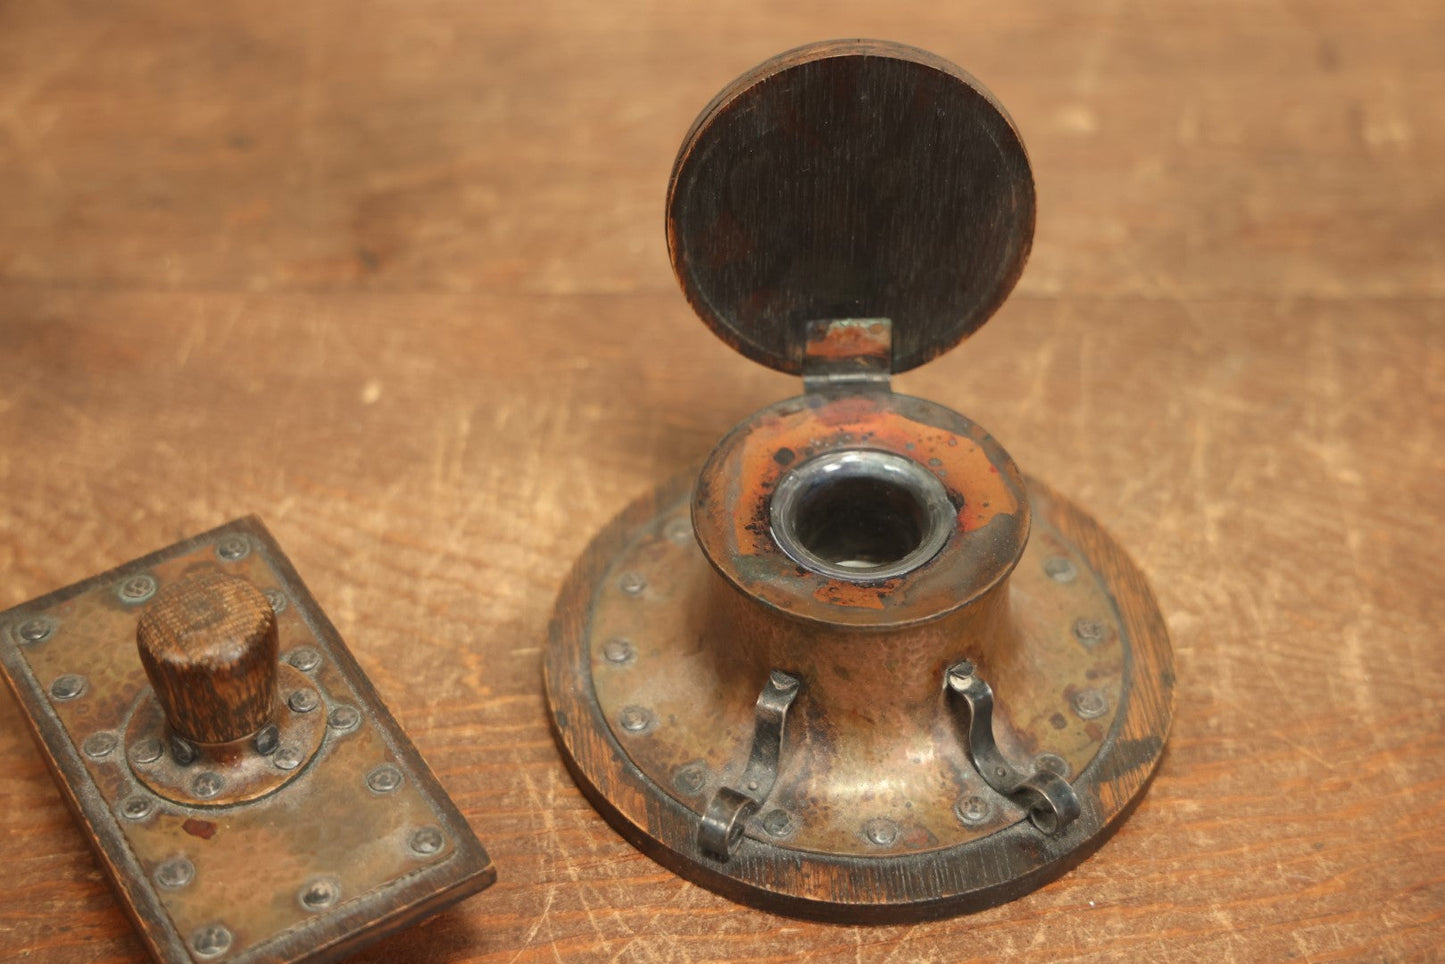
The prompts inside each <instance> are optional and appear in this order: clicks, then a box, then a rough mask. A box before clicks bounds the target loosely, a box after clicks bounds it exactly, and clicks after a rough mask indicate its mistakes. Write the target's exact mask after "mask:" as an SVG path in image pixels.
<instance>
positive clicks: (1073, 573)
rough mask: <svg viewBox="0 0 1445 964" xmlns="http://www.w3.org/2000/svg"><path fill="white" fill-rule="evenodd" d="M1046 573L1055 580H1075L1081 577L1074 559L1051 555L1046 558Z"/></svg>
mask: <svg viewBox="0 0 1445 964" xmlns="http://www.w3.org/2000/svg"><path fill="white" fill-rule="evenodd" d="M1044 574H1045V575H1047V576H1048V577H1049V578H1050V579H1052V580H1054V581H1055V582H1073V581H1074V580H1075V579H1077V578H1079V569H1078V567H1077V566H1075V565H1074V563H1073V561H1072V560H1069V559H1065V558H1064V557H1063V556H1050V557H1049V558H1047V559H1045V560H1044Z"/></svg>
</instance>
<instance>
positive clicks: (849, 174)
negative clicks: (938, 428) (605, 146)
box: [667, 40, 1034, 373]
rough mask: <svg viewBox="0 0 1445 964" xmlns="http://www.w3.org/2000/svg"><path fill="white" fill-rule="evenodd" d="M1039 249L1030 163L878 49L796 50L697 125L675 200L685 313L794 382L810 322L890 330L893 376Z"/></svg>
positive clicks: (952, 73) (889, 49)
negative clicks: (875, 322)
mask: <svg viewBox="0 0 1445 964" xmlns="http://www.w3.org/2000/svg"><path fill="white" fill-rule="evenodd" d="M1033 231H1034V185H1033V176H1032V174H1031V173H1030V170H1029V162H1028V155H1027V154H1026V153H1025V152H1024V146H1023V142H1022V140H1020V138H1019V134H1018V131H1017V130H1015V129H1014V126H1013V123H1012V121H1010V119H1009V117H1008V115H1007V114H1006V113H1005V112H1004V110H1003V108H1002V107H1001V106H1000V105H999V104H998V103H997V102H996V101H995V100H994V99H993V97H992V95H990V94H989V93H988V91H987V90H985V89H984V87H983V85H982V84H980V83H979V82H978V81H977V80H975V79H974V78H972V77H970V76H969V75H968V74H966V73H965V72H963V71H962V70H960V69H959V68H958V67H955V66H954V65H953V64H950V63H948V62H947V61H946V60H943V59H941V58H939V57H936V56H934V55H933V54H930V53H927V52H926V51H923V50H918V49H917V48H914V47H907V46H903V45H901V44H894V43H887V42H883V41H873V40H857V41H829V42H825V43H817V44H810V45H808V46H805V47H799V48H797V49H795V50H791V51H789V52H787V53H784V54H781V55H779V56H777V57H774V58H773V59H772V60H769V61H767V62H765V63H762V64H760V65H758V66H757V67H755V68H753V69H752V70H751V71H749V72H748V73H746V74H744V75H743V76H742V77H739V78H738V79H737V80H735V81H734V82H733V83H732V84H730V85H729V86H728V87H727V88H726V89H725V90H723V91H722V93H720V94H719V95H718V96H717V97H716V98H714V99H713V102H712V103H711V104H709V105H708V106H707V107H706V108H705V109H704V110H703V112H702V114H701V115H699V117H698V119H697V120H696V121H695V122H694V123H693V126H692V130H691V131H690V132H689V133H688V135H687V137H686V139H685V140H684V141H683V145H682V149H681V150H680V151H679V152H678V156H677V161H676V162H675V163H674V165H673V170H672V178H671V181H670V183H669V185H668V195H667V241H668V249H669V251H670V253H671V256H672V264H673V268H674V270H675V271H676V272H677V277H678V280H679V282H680V283H681V284H682V288H683V291H684V292H686V294H687V297H688V300H689V301H690V302H692V305H693V308H694V309H695V310H696V311H697V312H698V314H699V315H701V316H702V319H703V320H704V321H705V322H707V324H708V326H709V327H710V328H712V330H713V331H714V332H716V333H717V335H718V336H719V337H720V338H722V339H723V340H724V341H726V342H727V343H728V344H730V345H732V346H733V347H734V348H736V349H737V350H738V351H740V352H742V353H743V354H744V355H746V356H747V357H749V358H752V359H754V360H755V361H759V362H761V363H763V364H764V365H767V366H769V367H771V368H776V369H779V370H781V371H785V372H794V373H796V372H800V371H801V370H802V362H803V349H804V346H805V344H806V341H807V325H808V323H809V322H810V321H817V320H830V319H838V318H890V319H892V321H893V366H892V370H893V371H896V372H897V371H905V370H907V369H909V368H914V367H916V366H918V365H921V364H923V363H924V362H926V361H928V360H929V359H931V358H933V357H935V356H937V355H939V354H941V353H943V352H944V351H947V350H948V349H949V348H952V347H953V346H954V345H956V344H958V343H959V342H960V341H962V340H963V339H964V338H966V337H968V335H970V334H972V333H973V332H974V331H976V330H977V329H978V328H979V326H980V325H982V324H983V323H984V322H985V321H987V320H988V318H989V316H990V315H992V314H993V312H994V311H995V310H996V309H997V308H998V306H999V305H1000V304H1001V303H1002V302H1003V300H1004V298H1005V297H1007V296H1008V293H1009V292H1010V291H1011V290H1012V289H1013V286H1014V283H1015V282H1016V281H1017V280H1018V277H1019V274H1020V272H1022V270H1023V266H1024V262H1025V261H1026V260H1027V259H1028V253H1029V246H1030V244H1031V243H1032V240H1033Z"/></svg>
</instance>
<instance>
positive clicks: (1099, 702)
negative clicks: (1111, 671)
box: [1074, 690, 1109, 720]
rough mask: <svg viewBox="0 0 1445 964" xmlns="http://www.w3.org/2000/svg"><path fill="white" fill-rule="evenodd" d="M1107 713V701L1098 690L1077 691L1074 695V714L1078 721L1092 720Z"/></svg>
mask: <svg viewBox="0 0 1445 964" xmlns="http://www.w3.org/2000/svg"><path fill="white" fill-rule="evenodd" d="M1108 711H1109V701H1108V700H1107V699H1105V698H1104V694H1103V693H1100V692H1099V691H1098V690H1079V692H1077V693H1075V694H1074V712H1075V713H1077V714H1078V715H1079V717H1080V719H1085V720H1092V719H1095V718H1096V717H1100V716H1103V715H1104V714H1105V713H1107V712H1108Z"/></svg>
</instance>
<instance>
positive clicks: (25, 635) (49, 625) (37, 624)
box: [15, 616, 55, 643]
mask: <svg viewBox="0 0 1445 964" xmlns="http://www.w3.org/2000/svg"><path fill="white" fill-rule="evenodd" d="M15 632H16V635H18V636H19V637H20V641H21V642H22V643H39V642H43V641H44V640H46V639H49V638H50V634H51V633H53V632H55V623H54V622H52V621H51V620H50V619H48V618H46V617H45V616H36V617H35V618H34V619H27V620H25V622H23V623H21V624H20V626H19V628H18V629H16V630H15Z"/></svg>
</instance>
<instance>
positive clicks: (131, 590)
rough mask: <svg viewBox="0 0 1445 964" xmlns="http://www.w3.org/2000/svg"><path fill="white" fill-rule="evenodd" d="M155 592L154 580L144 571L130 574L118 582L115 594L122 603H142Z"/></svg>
mask: <svg viewBox="0 0 1445 964" xmlns="http://www.w3.org/2000/svg"><path fill="white" fill-rule="evenodd" d="M155 594H156V581H155V579H154V578H153V577H151V576H147V575H145V574H144V573H142V574H140V575H138V576H131V577H130V578H129V579H126V580H125V581H124V582H122V583H121V584H120V587H119V588H118V589H117V590H116V595H118V596H119V597H120V601H121V602H123V603H132V604H134V603H143V602H145V601H146V600H147V599H149V598H151V597H152V596H154V595H155Z"/></svg>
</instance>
